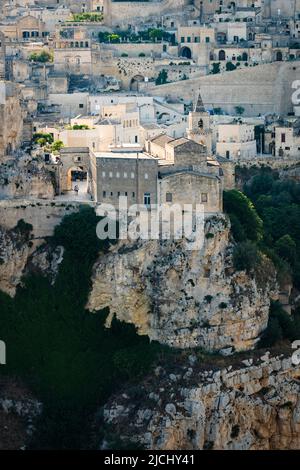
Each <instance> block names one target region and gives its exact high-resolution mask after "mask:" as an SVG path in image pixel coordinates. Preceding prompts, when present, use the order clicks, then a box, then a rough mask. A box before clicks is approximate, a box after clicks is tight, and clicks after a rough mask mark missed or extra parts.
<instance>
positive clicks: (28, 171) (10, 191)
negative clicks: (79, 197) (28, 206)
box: [0, 155, 55, 199]
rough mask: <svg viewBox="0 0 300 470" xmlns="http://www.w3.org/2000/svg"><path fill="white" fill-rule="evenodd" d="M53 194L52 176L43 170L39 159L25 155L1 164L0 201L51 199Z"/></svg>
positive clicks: (42, 163)
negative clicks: (7, 199) (27, 198)
mask: <svg viewBox="0 0 300 470" xmlns="http://www.w3.org/2000/svg"><path fill="white" fill-rule="evenodd" d="M54 193H55V188H54V175H53V174H51V172H50V171H49V170H48V169H46V168H45V164H44V162H43V161H42V160H41V158H39V157H36V158H32V157H30V156H28V155H26V156H23V157H22V158H20V159H18V160H11V161H8V162H7V163H2V164H1V168H0V199H6V198H24V197H30V198H45V199H51V198H53V196H54Z"/></svg>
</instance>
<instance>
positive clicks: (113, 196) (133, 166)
mask: <svg viewBox="0 0 300 470" xmlns="http://www.w3.org/2000/svg"><path fill="white" fill-rule="evenodd" d="M157 175H158V161H157V159H155V158H153V157H151V156H150V155H146V154H145V153H143V152H136V151H134V152H132V151H131V152H130V151H129V150H128V149H127V151H124V152H120V150H119V151H118V149H116V150H114V151H112V152H99V153H98V152H95V153H94V152H91V184H90V187H91V194H92V195H93V198H94V200H95V201H96V202H98V203H105V204H112V205H114V206H115V207H118V204H119V197H120V196H126V197H127V198H128V204H129V205H133V204H145V205H146V206H150V204H156V203H157Z"/></svg>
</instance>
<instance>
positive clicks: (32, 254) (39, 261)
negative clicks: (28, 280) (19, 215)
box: [0, 226, 64, 297]
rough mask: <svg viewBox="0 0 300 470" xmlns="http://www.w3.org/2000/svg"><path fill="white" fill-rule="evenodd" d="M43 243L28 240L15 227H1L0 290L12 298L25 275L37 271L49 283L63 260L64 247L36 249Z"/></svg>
mask: <svg viewBox="0 0 300 470" xmlns="http://www.w3.org/2000/svg"><path fill="white" fill-rule="evenodd" d="M42 242H43V240H37V239H33V238H31V236H30V235H29V234H25V233H22V232H21V231H20V230H18V229H17V227H16V228H14V229H10V230H8V229H5V228H4V227H1V226H0V290H2V291H3V292H6V293H7V294H9V295H10V296H11V297H13V296H14V295H15V293H16V289H17V286H18V285H19V284H20V283H21V280H22V276H23V275H24V274H25V273H32V272H38V273H39V274H41V275H43V276H47V277H48V278H49V279H50V281H51V282H52V283H54V281H55V279H56V275H57V273H58V269H59V265H60V263H61V262H62V260H63V254H64V249H63V247H60V246H58V247H55V248H53V247H51V246H49V245H45V244H44V245H42V246H39V245H40V244H41V243H42Z"/></svg>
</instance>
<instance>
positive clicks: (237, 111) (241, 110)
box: [234, 106, 245, 116]
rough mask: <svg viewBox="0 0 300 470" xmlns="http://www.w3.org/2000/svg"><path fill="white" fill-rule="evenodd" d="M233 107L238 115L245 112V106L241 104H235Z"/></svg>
mask: <svg viewBox="0 0 300 470" xmlns="http://www.w3.org/2000/svg"><path fill="white" fill-rule="evenodd" d="M234 109H235V112H236V114H237V115H238V116H242V114H244V112H245V108H243V106H235V108H234Z"/></svg>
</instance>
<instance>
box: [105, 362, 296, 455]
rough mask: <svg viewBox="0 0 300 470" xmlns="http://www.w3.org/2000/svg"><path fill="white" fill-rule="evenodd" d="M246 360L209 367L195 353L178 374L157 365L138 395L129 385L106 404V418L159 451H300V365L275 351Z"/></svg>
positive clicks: (125, 435) (128, 437) (128, 438)
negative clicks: (271, 353) (271, 355)
mask: <svg viewBox="0 0 300 470" xmlns="http://www.w3.org/2000/svg"><path fill="white" fill-rule="evenodd" d="M194 358H195V357H194ZM228 359H229V358H228ZM233 362H234V361H233ZM243 362H244V364H240V365H239V366H238V367H237V368H235V367H233V366H232V365H230V366H227V367H223V368H221V369H218V368H213V369H209V368H208V369H205V368H203V367H201V364H199V362H198V361H197V359H196V358H195V361H194V360H193V361H191V363H188V364H186V365H185V366H181V367H177V369H176V370H174V371H173V373H170V371H168V372H166V370H165V369H163V368H161V367H160V368H157V369H156V371H155V374H153V375H152V376H151V378H150V377H149V378H148V380H146V381H145V382H144V383H143V385H142V386H141V387H140V388H139V390H138V395H137V394H136V388H135V389H132V390H130V389H129V390H126V392H125V393H123V394H122V395H121V396H119V397H117V398H114V399H112V400H111V401H110V402H109V403H108V404H107V405H106V406H105V408H104V420H105V423H106V424H108V425H110V426H109V427H110V432H111V435H117V436H119V437H120V438H121V440H123V441H124V442H126V443H128V442H134V443H136V444H139V445H140V446H143V447H144V448H147V449H151V450H189V449H192V450H195V449H214V450H217V449H224V450H270V449H273V450H274V449H276V450H280V449H299V447H300V395H299V392H300V380H299V379H300V367H299V366H294V365H293V364H292V360H291V357H282V356H275V357H272V358H269V356H268V354H266V355H264V356H263V357H262V358H261V359H257V360H255V361H254V360H253V358H249V359H248V360H246V361H243ZM102 445H103V443H102ZM104 445H105V446H109V443H107V442H106V443H104Z"/></svg>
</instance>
